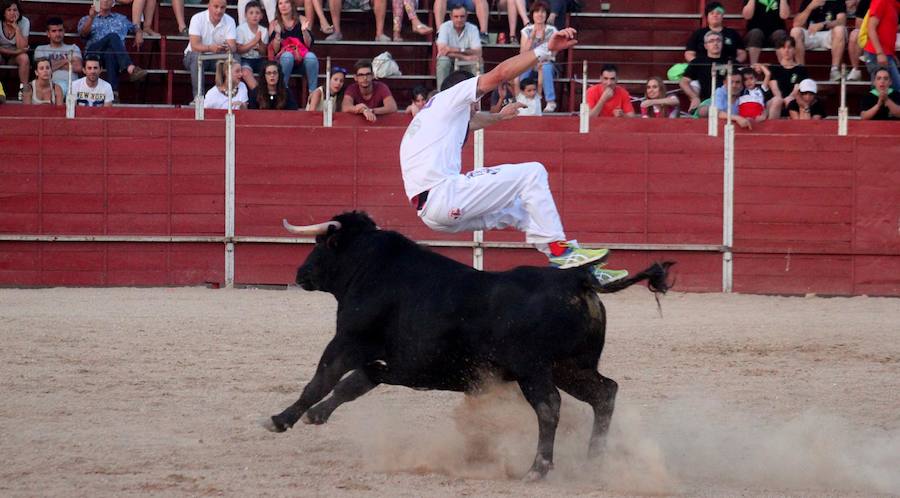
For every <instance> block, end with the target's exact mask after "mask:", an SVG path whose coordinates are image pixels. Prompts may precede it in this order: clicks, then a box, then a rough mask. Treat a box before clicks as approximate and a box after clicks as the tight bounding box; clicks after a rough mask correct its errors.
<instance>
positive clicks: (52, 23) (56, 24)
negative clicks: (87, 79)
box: [34, 17, 81, 97]
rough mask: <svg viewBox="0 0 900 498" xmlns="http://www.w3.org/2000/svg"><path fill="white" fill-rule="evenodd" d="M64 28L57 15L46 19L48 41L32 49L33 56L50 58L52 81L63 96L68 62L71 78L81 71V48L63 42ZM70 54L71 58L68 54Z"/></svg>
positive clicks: (67, 85) (67, 77) (67, 83)
mask: <svg viewBox="0 0 900 498" xmlns="http://www.w3.org/2000/svg"><path fill="white" fill-rule="evenodd" d="M65 34H66V30H65V29H64V28H63V20H62V19H60V18H58V17H51V18H49V19H47V38H49V39H50V43H49V44H47V45H38V47H37V48H36V49H34V58H35V59H38V58H41V57H44V58H47V59H50V69H52V70H53V82H54V83H56V84H57V85H59V86H61V87H62V89H63V97H65V96H66V92H68V87H69V64H71V65H72V79H73V80H74V79H76V78H78V74H79V73H81V49H80V48H78V45H69V44H66V43H63V37H64V36H65ZM70 53H71V54H72V58H71V60H70V59H69V54H70Z"/></svg>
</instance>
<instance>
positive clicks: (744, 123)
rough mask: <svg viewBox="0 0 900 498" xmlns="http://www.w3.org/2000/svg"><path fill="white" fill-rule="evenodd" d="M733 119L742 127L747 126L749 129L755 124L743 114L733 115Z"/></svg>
mask: <svg viewBox="0 0 900 498" xmlns="http://www.w3.org/2000/svg"><path fill="white" fill-rule="evenodd" d="M731 119H733V120H734V122H735V123H737V124H738V126H740V127H741V128H746V129H748V130H752V129H753V124H752V123H751V122H750V120H749V119H747V118H745V117H743V116H731Z"/></svg>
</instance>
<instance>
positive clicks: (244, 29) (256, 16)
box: [235, 0, 269, 90]
mask: <svg viewBox="0 0 900 498" xmlns="http://www.w3.org/2000/svg"><path fill="white" fill-rule="evenodd" d="M244 16H245V17H246V19H247V21H246V22H244V23H241V25H240V26H238V27H237V30H236V31H235V37H236V39H235V41H236V44H237V52H238V54H240V56H241V67H242V68H243V72H244V76H243V77H244V83H246V84H247V88H249V89H251V90H252V89H254V88H256V76H255V74H256V73H258V72H259V69H260V67H262V62H263V58H262V57H263V54H265V53H266V45H267V44H268V43H269V32H268V31H267V30H266V28H264V27H262V26H260V25H259V22H260V21H261V20H262V8H260V6H259V2H257V1H256V0H250V1H249V2H247V5H246V6H245V7H244Z"/></svg>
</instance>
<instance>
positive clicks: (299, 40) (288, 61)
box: [269, 0, 319, 92]
mask: <svg viewBox="0 0 900 498" xmlns="http://www.w3.org/2000/svg"><path fill="white" fill-rule="evenodd" d="M309 28H310V24H309V20H308V19H307V18H306V17H304V16H301V15H299V14H297V9H295V8H294V3H293V1H292V0H278V16H277V17H276V19H275V22H274V23H272V24H270V25H269V36H270V38H271V40H272V42H271V44H270V47H269V52H270V53H271V54H274V56H273V57H270V59H274V60H277V61H278V63H279V64H281V74H283V75H284V86H285V87H287V88H290V86H291V85H290V78H291V74H293V72H294V69H295V68H298V67H302V68H303V73H304V75H305V76H306V88H307V90H308V91H309V92H312V91H313V90H315V89H316V82H317V81H318V80H319V59H318V58H317V57H316V54H314V53H313V52H312V50H311V49H312V46H313V37H312V32H311V31H310V29H309Z"/></svg>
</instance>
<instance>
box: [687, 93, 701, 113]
mask: <svg viewBox="0 0 900 498" xmlns="http://www.w3.org/2000/svg"><path fill="white" fill-rule="evenodd" d="M699 108H700V97H691V105H690V107H688V112H694V111H696V110H697V109H699Z"/></svg>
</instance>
